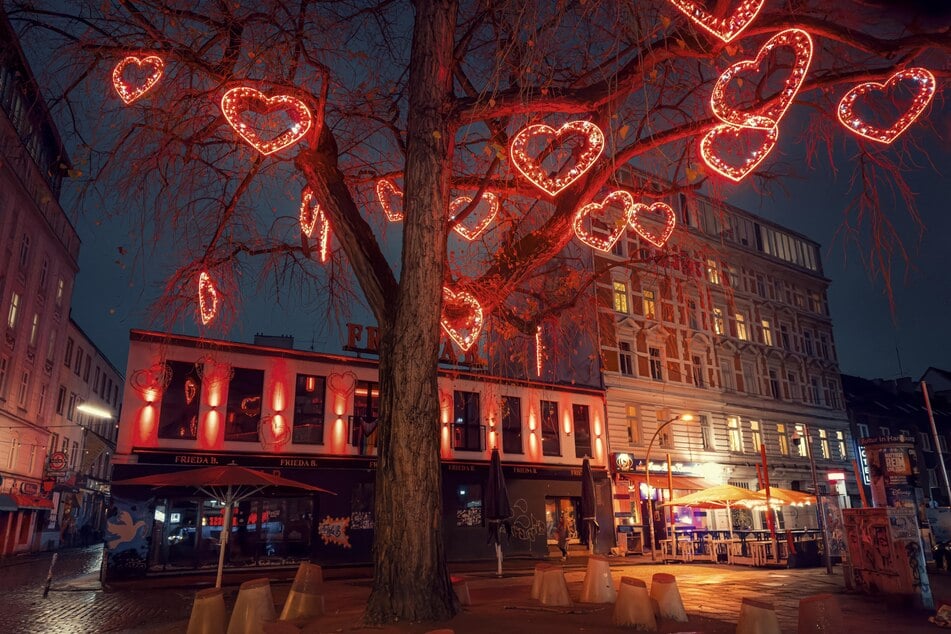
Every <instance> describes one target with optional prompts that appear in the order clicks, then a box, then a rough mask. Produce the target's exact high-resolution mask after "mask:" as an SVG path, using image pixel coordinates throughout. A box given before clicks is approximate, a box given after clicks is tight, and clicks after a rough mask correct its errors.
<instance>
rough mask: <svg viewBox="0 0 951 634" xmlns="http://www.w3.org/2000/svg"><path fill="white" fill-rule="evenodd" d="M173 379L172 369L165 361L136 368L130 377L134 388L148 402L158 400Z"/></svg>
mask: <svg viewBox="0 0 951 634" xmlns="http://www.w3.org/2000/svg"><path fill="white" fill-rule="evenodd" d="M171 381H172V369H171V368H169V367H168V366H167V365H166V364H164V363H156V364H153V365H152V366H151V367H148V368H143V369H141V370H136V371H135V372H133V373H132V376H131V377H130V378H129V383H131V384H132V389H134V390H135V391H136V392H138V393H139V394H140V395H141V396H142V397H143V398H144V399H145V400H146V401H148V402H152V401H154V400H156V399H157V398H158V396H159V394H160V393H162V392H164V391H165V388H167V387H168V384H169V383H171Z"/></svg>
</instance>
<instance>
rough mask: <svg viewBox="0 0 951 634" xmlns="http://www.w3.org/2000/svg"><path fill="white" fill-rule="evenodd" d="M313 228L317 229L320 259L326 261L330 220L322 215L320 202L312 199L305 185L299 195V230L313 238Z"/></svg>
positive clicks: (312, 196) (311, 194)
mask: <svg viewBox="0 0 951 634" xmlns="http://www.w3.org/2000/svg"><path fill="white" fill-rule="evenodd" d="M311 203H313V204H311ZM314 229H317V230H318V232H317V245H318V247H319V250H320V261H321V262H326V261H327V257H328V255H329V251H328V249H327V244H328V243H329V242H330V222H329V221H328V220H327V217H326V216H325V215H324V211H323V209H321V208H320V203H318V202H316V201H315V200H314V192H312V191H311V190H310V188H309V187H306V188H304V191H302V192H301V196H300V230H301V232H302V233H303V234H304V235H305V236H307V237H308V238H313V237H314Z"/></svg>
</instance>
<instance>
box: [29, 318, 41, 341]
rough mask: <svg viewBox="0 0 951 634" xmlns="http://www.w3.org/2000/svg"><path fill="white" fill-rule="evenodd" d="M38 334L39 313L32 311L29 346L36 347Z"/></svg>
mask: <svg viewBox="0 0 951 634" xmlns="http://www.w3.org/2000/svg"><path fill="white" fill-rule="evenodd" d="M39 334H40V314H39V313H33V322H32V323H31V324H30V347H31V348H35V347H36V338H37V336H38V335H39Z"/></svg>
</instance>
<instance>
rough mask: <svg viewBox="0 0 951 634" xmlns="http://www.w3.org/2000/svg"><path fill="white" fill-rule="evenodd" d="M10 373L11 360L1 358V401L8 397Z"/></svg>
mask: <svg viewBox="0 0 951 634" xmlns="http://www.w3.org/2000/svg"><path fill="white" fill-rule="evenodd" d="M9 373H10V358H9V357H0V399H4V398H6V395H7V376H8V375H9Z"/></svg>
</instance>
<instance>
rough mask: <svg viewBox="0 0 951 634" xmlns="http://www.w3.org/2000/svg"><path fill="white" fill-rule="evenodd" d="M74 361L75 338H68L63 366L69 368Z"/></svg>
mask: <svg viewBox="0 0 951 634" xmlns="http://www.w3.org/2000/svg"><path fill="white" fill-rule="evenodd" d="M72 359H73V338H72V337H67V338H66V353H65V354H64V355H63V365H65V366H66V367H67V368H68V367H69V364H70V363H71V362H72Z"/></svg>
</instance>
